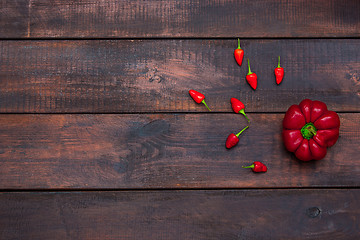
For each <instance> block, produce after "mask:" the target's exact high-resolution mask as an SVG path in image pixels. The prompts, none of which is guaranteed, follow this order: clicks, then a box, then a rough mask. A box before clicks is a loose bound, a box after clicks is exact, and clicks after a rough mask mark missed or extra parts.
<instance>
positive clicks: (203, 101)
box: [201, 99, 211, 112]
mask: <svg viewBox="0 0 360 240" xmlns="http://www.w3.org/2000/svg"><path fill="white" fill-rule="evenodd" d="M201 102H202V103H203V104H204V105H205V107H206V108H207V109H208V110H209V111H210V112H211V109H210V108H209V107H208V105H207V104H206V102H205V99H204V100H202V101H201Z"/></svg>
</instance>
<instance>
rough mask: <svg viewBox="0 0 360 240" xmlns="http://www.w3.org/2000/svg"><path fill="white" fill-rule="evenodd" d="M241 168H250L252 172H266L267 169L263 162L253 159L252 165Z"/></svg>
mask: <svg viewBox="0 0 360 240" xmlns="http://www.w3.org/2000/svg"><path fill="white" fill-rule="evenodd" d="M243 168H251V170H253V172H266V171H267V167H266V166H265V164H263V163H261V162H258V161H255V162H254V163H253V164H252V165H250V166H247V167H244V166H243Z"/></svg>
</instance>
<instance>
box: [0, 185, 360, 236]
mask: <svg viewBox="0 0 360 240" xmlns="http://www.w3.org/2000/svg"><path fill="white" fill-rule="evenodd" d="M359 198H360V190H359V189H348V190H346V189H344V190H337V189H332V190H319V189H316V190H236V191H226V190H225V191H222V190H221V191H150V192H141V191H140V192H126V191H125V192H61V193H57V192H54V193H1V194H0V237H1V238H2V239H101V240H103V239H156V240H161V239H164V240H165V239H166V240H168V239H181V240H183V239H204V240H205V239H206V240H212V239H316V240H319V239H324V240H325V239H326V240H327V239H346V240H349V239H358V238H359V236H360V231H359V224H360V220H359V219H360V208H359Z"/></svg>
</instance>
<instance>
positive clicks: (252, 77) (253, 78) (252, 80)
mask: <svg viewBox="0 0 360 240" xmlns="http://www.w3.org/2000/svg"><path fill="white" fill-rule="evenodd" d="M248 67H249V72H248V74H247V75H246V81H247V82H248V83H249V85H250V86H251V87H252V88H253V89H254V90H256V88H257V75H256V73H253V72H251V69H250V62H249V59H248Z"/></svg>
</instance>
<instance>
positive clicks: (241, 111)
mask: <svg viewBox="0 0 360 240" xmlns="http://www.w3.org/2000/svg"><path fill="white" fill-rule="evenodd" d="M239 113H241V114H242V115H244V116H245V117H246V119H247V120H248V122H250V119H249V118H248V117H247V116H246V114H245V111H244V109H241V110H240V111H239Z"/></svg>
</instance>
